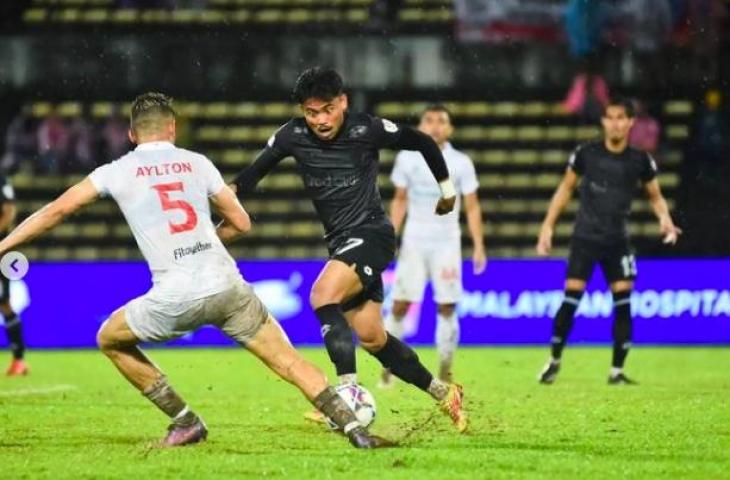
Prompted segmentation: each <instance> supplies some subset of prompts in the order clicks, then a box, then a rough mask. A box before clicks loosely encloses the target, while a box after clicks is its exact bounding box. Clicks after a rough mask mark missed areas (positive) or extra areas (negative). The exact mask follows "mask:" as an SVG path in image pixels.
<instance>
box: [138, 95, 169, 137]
mask: <svg viewBox="0 0 730 480" xmlns="http://www.w3.org/2000/svg"><path fill="white" fill-rule="evenodd" d="M174 119H175V110H173V108H172V98H170V97H168V96H167V95H165V94H164V93H158V92H147V93H143V94H142V95H140V96H138V97H137V98H135V99H134V102H132V112H131V115H130V124H131V127H132V130H133V131H134V132H135V133H139V132H149V131H152V130H159V129H161V128H162V126H163V125H164V124H165V123H166V122H168V121H170V120H174Z"/></svg>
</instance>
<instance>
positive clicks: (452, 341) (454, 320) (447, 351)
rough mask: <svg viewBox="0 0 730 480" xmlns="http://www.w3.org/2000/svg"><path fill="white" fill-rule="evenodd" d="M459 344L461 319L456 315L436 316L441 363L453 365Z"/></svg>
mask: <svg viewBox="0 0 730 480" xmlns="http://www.w3.org/2000/svg"><path fill="white" fill-rule="evenodd" d="M458 344H459V318H458V317H457V316H456V313H453V314H452V315H451V316H448V317H445V316H443V315H441V314H439V315H437V316H436V350H438V353H439V359H440V360H441V363H449V364H450V363H451V361H452V359H453V358H454V353H455V352H456V346H457V345H458Z"/></svg>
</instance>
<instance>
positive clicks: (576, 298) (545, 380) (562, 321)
mask: <svg viewBox="0 0 730 480" xmlns="http://www.w3.org/2000/svg"><path fill="white" fill-rule="evenodd" d="M584 288H585V287H584ZM584 288H580V289H578V288H571V287H570V286H568V288H566V290H565V298H564V299H563V303H562V304H561V305H560V308H559V309H558V313H557V314H556V315H555V319H554V321H553V336H552V339H551V340H550V360H548V362H547V364H545V367H544V368H543V369H542V371H541V372H540V375H539V376H538V380H539V381H540V383H542V384H546V385H549V384H551V383H553V382H554V381H555V379H556V378H557V377H558V372H559V371H560V360H561V357H562V356H563V349H564V348H565V344H566V342H567V341H568V336H569V335H570V331H571V330H572V329H573V320H574V318H575V311H576V310H577V309H578V305H579V304H580V299H581V297H582V296H583V291H584Z"/></svg>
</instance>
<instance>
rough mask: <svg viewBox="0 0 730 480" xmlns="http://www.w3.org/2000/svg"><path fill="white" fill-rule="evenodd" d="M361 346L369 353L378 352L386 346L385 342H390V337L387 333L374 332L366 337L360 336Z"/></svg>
mask: <svg viewBox="0 0 730 480" xmlns="http://www.w3.org/2000/svg"><path fill="white" fill-rule="evenodd" d="M358 340H360V345H362V348H364V349H365V350H367V351H368V352H377V351H379V350H380V349H381V348H383V347H384V346H385V342H386V341H387V340H388V335H387V334H386V333H385V331H382V332H373V333H368V334H365V335H358Z"/></svg>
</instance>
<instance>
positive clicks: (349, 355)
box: [314, 303, 357, 376]
mask: <svg viewBox="0 0 730 480" xmlns="http://www.w3.org/2000/svg"><path fill="white" fill-rule="evenodd" d="M314 313H315V315H317V318H318V319H319V323H321V324H322V338H323V339H324V344H325V347H327V353H328V354H329V357H330V360H331V361H332V363H333V364H334V365H335V370H336V371H337V375H338V376H341V375H352V374H354V373H356V372H357V369H356V364H355V341H354V340H353V338H352V329H351V328H350V325H348V324H347V320H346V319H345V315H344V314H343V313H342V309H341V308H340V306H339V305H338V304H336V303H333V304H330V305H325V306H324V307H320V308H318V309H317V310H315V311H314Z"/></svg>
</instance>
